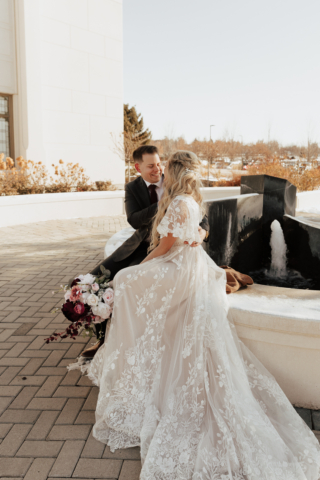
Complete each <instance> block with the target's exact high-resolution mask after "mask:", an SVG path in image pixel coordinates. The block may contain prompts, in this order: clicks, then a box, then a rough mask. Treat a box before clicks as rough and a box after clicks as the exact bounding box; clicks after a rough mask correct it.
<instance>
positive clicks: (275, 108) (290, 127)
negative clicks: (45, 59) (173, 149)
mask: <svg viewBox="0 0 320 480" xmlns="http://www.w3.org/2000/svg"><path fill="white" fill-rule="evenodd" d="M123 14H124V102H125V103H129V105H130V106H133V105H135V106H136V108H137V111H138V112H140V113H142V115H143V118H144V123H145V126H146V127H147V128H149V129H150V130H151V132H152V136H153V138H154V139H159V138H163V137H164V136H168V137H179V136H184V138H185V139H186V140H187V141H188V142H190V141H192V140H193V139H194V138H198V139H203V138H207V139H209V138H210V125H214V127H211V133H212V139H213V140H215V139H218V138H233V139H234V140H238V141H243V142H246V143H247V142H256V141H258V140H264V141H268V140H277V141H279V142H280V143H281V144H283V145H287V144H290V143H295V144H298V145H300V144H305V143H306V142H307V139H308V138H309V139H310V141H317V142H319V143H320V24H319V18H320V0H267V1H266V0H124V1H123Z"/></svg>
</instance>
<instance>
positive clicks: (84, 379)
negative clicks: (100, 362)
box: [77, 375, 92, 387]
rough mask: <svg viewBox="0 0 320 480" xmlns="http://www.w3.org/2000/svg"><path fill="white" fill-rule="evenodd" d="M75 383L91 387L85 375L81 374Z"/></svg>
mask: <svg viewBox="0 0 320 480" xmlns="http://www.w3.org/2000/svg"><path fill="white" fill-rule="evenodd" d="M77 385H80V386H81V387H91V386H92V381H91V380H90V378H88V377H87V376H86V375H82V377H81V378H80V380H79V382H78V383H77Z"/></svg>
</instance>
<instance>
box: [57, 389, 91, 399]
mask: <svg viewBox="0 0 320 480" xmlns="http://www.w3.org/2000/svg"><path fill="white" fill-rule="evenodd" d="M89 392H90V387H78V386H76V387H59V388H57V390H56V391H55V393H54V395H53V396H54V397H67V398H71V397H74V398H86V397H87V395H88V393H89Z"/></svg>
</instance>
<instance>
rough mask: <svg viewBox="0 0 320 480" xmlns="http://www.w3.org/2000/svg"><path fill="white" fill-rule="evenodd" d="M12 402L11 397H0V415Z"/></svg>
mask: <svg viewBox="0 0 320 480" xmlns="http://www.w3.org/2000/svg"><path fill="white" fill-rule="evenodd" d="M12 400H13V397H0V415H1V414H2V413H3V412H4V411H5V410H6V408H7V407H8V406H9V405H10V403H11V402H12Z"/></svg>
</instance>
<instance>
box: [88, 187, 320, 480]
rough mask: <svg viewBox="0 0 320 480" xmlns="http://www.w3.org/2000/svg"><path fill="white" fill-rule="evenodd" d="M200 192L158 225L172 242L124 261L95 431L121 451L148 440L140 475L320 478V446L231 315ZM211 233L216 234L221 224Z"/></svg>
mask: <svg viewBox="0 0 320 480" xmlns="http://www.w3.org/2000/svg"><path fill="white" fill-rule="evenodd" d="M200 221H201V214H200V209H199V206H198V204H197V203H196V202H195V201H194V200H193V198H192V197H189V196H187V195H183V196H182V195H181V196H178V197H176V198H175V200H174V201H173V202H172V203H171V204H170V206H169V208H168V210H167V213H166V215H165V217H164V218H163V220H162V221H161V223H160V225H159V227H158V231H159V233H160V235H161V236H166V235H167V234H168V233H169V232H170V233H172V234H173V235H174V236H175V237H178V240H177V241H176V243H175V244H174V246H173V247H172V248H171V249H170V251H169V252H168V253H167V254H166V255H164V256H162V257H158V258H155V259H153V260H151V261H149V262H146V263H144V264H142V265H137V266H133V267H129V268H126V269H124V270H121V271H120V272H119V273H118V274H117V275H116V277H115V279H114V288H115V305H114V314H113V318H112V322H111V326H110V330H109V334H108V338H107V340H106V343H105V344H104V346H103V347H102V348H101V349H100V350H99V351H98V353H97V354H96V356H95V357H94V359H93V361H92V363H91V365H90V367H89V377H90V378H91V379H92V380H93V382H94V383H95V384H96V385H98V386H99V387H100V392H99V398H98V403H97V409H96V424H95V426H94V430H93V432H94V433H93V434H94V437H95V438H96V439H97V440H100V441H101V442H104V443H106V444H108V445H109V446H110V448H111V451H114V450H115V449H118V448H127V447H133V446H137V445H140V447H141V459H142V471H141V476H140V478H141V480H178V479H179V480H189V479H190V480H191V479H192V480H227V479H228V480H263V479H268V480H305V479H308V480H318V478H319V465H320V447H319V444H318V441H317V439H316V437H315V436H314V435H313V433H312V432H311V430H309V428H308V427H307V425H306V424H305V423H304V422H303V420H302V419H301V418H300V417H299V416H298V414H297V413H296V412H295V410H294V408H293V407H292V406H291V404H290V402H289V401H288V399H287V397H286V396H285V394H284V393H283V392H282V390H281V389H280V387H279V385H278V384H277V382H276V381H275V379H274V377H273V376H272V375H271V374H270V373H269V372H268V371H267V370H266V369H265V368H264V367H263V365H262V364H261V363H260V362H259V360H258V359H257V358H256V357H255V356H254V355H253V354H252V353H251V352H250V351H249V350H248V348H247V347H246V346H245V345H244V344H243V343H242V342H241V341H240V340H239V338H238V336H237V333H236V330H235V327H234V325H233V323H232V321H231V319H230V312H229V318H228V300H227V295H226V290H225V284H226V274H225V271H224V270H223V269H221V268H219V267H218V266H217V265H216V264H215V262H214V261H213V260H212V259H211V258H210V257H209V256H208V255H207V254H206V253H205V251H204V250H203V249H202V248H201V247H197V248H190V247H189V246H187V245H184V243H183V242H184V241H185V240H187V241H188V242H193V241H194V240H199V235H198V225H199V222H200ZM210 235H214V227H213V228H212V229H211V232H210Z"/></svg>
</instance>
